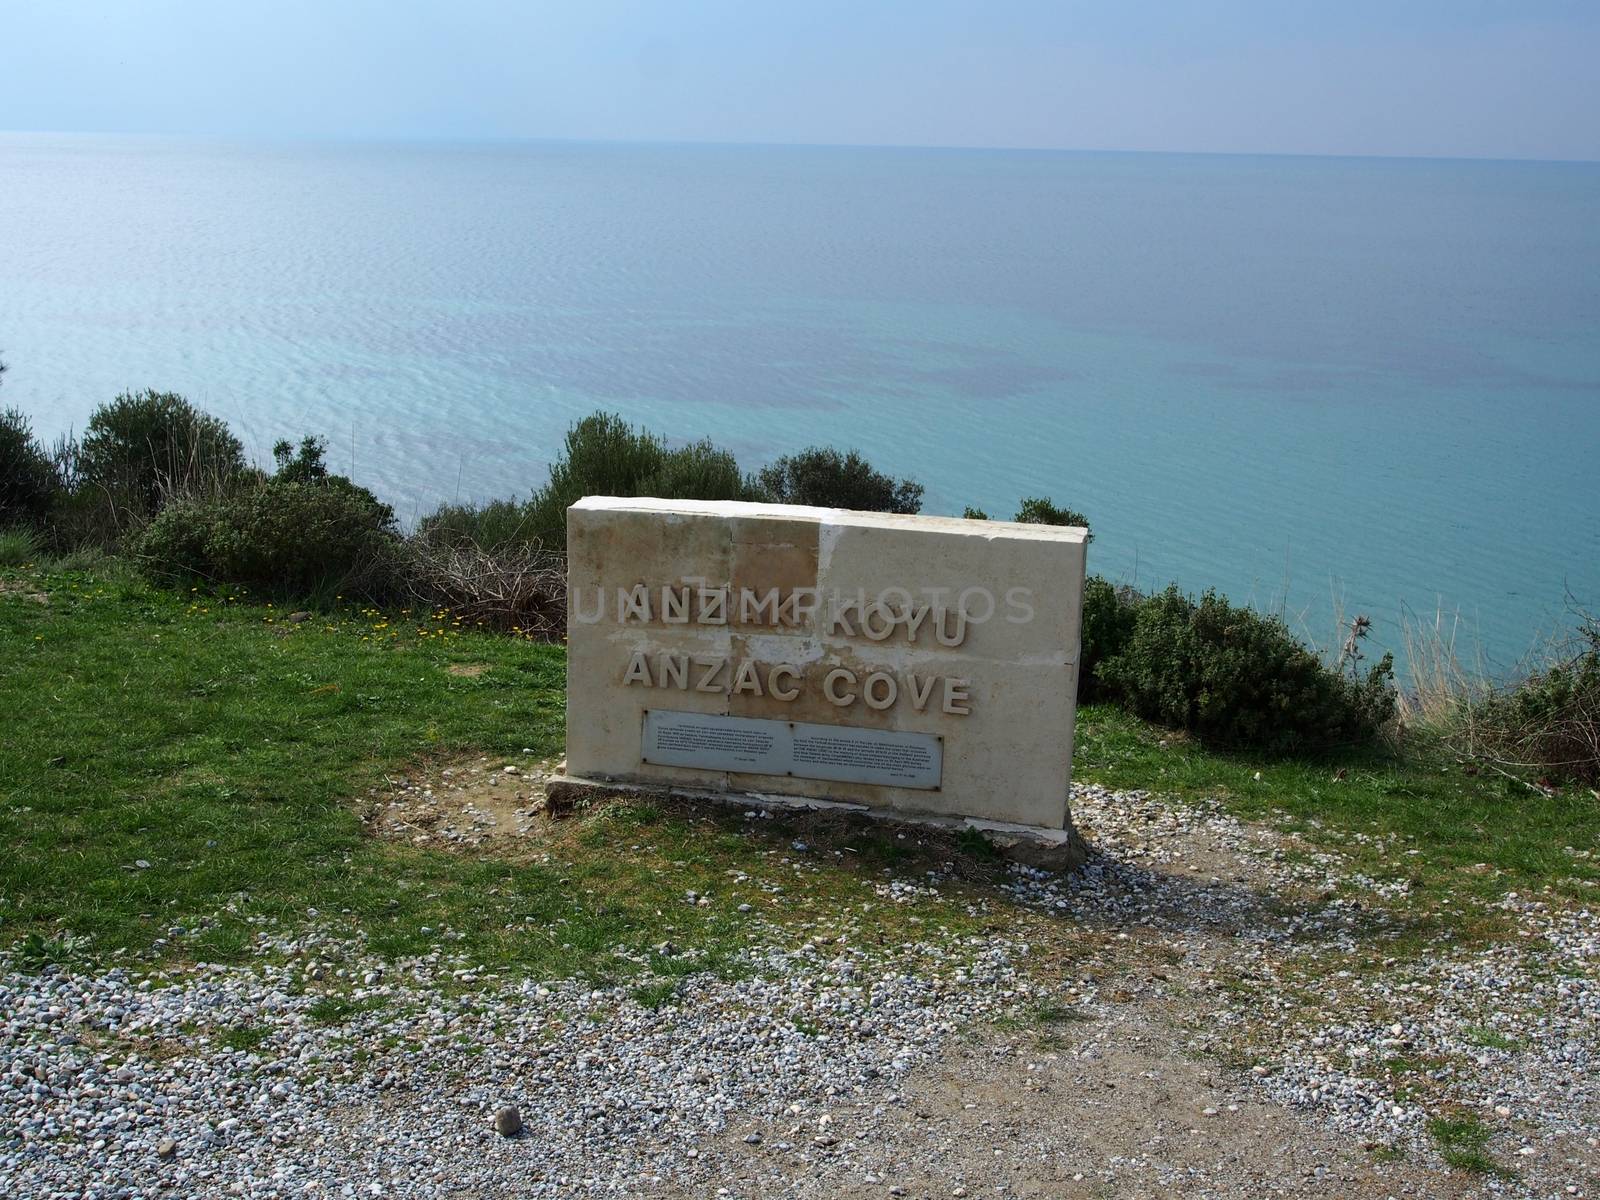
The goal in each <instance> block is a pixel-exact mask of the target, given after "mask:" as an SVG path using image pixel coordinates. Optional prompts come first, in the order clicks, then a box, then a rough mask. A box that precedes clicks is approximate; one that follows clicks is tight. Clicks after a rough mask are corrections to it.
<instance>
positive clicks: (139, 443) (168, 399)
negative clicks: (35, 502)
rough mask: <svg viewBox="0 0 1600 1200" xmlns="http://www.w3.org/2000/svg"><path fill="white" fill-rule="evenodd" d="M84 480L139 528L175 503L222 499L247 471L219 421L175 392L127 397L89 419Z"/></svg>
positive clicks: (81, 450)
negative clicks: (189, 499)
mask: <svg viewBox="0 0 1600 1200" xmlns="http://www.w3.org/2000/svg"><path fill="white" fill-rule="evenodd" d="M75 453H76V464H75V465H76V469H77V471H78V473H79V474H80V475H81V477H82V481H83V483H84V484H85V485H87V486H88V487H90V488H93V489H96V490H97V491H98V492H99V493H100V494H101V495H102V496H103V497H104V498H105V499H106V500H107V501H108V502H109V503H110V505H111V506H112V507H113V509H115V510H118V515H119V523H126V522H128V521H131V522H132V523H134V524H138V523H140V522H142V521H144V520H147V519H148V518H150V517H151V516H154V515H155V513H156V512H158V511H159V510H160V508H161V506H162V505H163V504H164V503H166V502H167V501H168V500H170V499H177V498H180V497H192V496H202V495H209V496H217V495H220V494H222V493H223V492H224V491H226V490H227V489H228V488H229V487H231V486H232V485H233V484H234V483H235V482H236V480H237V477H238V476H239V474H240V473H241V471H242V470H243V468H244V448H243V447H242V446H241V445H240V444H239V439H238V438H236V437H234V436H233V434H231V433H229V432H228V427H227V426H226V425H225V424H223V422H221V421H219V420H218V419H217V418H216V417H213V416H208V415H207V414H205V413H203V412H201V411H200V410H199V409H197V408H195V407H194V405H192V404H190V403H189V402H188V401H187V400H185V399H184V398H183V397H182V396H178V395H175V394H173V393H172V392H157V391H153V390H146V391H143V392H137V393H133V392H126V393H124V394H122V395H120V396H118V397H117V398H116V399H115V400H113V401H112V402H111V403H110V404H102V405H101V406H100V407H99V408H97V409H96V410H95V412H94V415H93V416H91V417H90V418H89V424H88V425H87V426H86V427H85V429H84V433H83V440H82V441H81V442H80V443H78V445H77V446H76V452H75Z"/></svg>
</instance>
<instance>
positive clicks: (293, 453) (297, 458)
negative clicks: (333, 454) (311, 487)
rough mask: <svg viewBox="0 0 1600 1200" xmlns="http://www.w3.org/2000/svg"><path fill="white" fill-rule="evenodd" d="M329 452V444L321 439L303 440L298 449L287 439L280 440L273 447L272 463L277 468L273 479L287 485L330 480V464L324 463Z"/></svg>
mask: <svg viewBox="0 0 1600 1200" xmlns="http://www.w3.org/2000/svg"><path fill="white" fill-rule="evenodd" d="M327 452H328V443H327V442H326V441H324V440H323V439H322V438H319V437H303V438H301V439H300V446H299V448H298V449H296V448H295V445H294V443H292V442H290V441H289V440H288V439H287V438H280V439H279V440H278V441H277V442H275V443H273V447H272V461H273V463H274V464H275V465H276V468H277V469H276V470H275V471H274V472H273V477H274V478H275V479H281V480H283V481H284V482H285V483H317V482H319V481H320V480H324V479H326V478H328V464H327V463H325V462H324V461H323V456H324V455H326V454H327Z"/></svg>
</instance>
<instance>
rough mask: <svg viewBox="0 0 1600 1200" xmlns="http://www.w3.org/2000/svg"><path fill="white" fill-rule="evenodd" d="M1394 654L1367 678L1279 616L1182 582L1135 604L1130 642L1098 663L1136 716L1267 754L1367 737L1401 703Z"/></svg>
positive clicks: (1389, 717) (1322, 747)
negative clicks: (1337, 663)
mask: <svg viewBox="0 0 1600 1200" xmlns="http://www.w3.org/2000/svg"><path fill="white" fill-rule="evenodd" d="M1392 667H1393V660H1392V657H1391V656H1390V655H1385V656H1384V658H1383V660H1382V661H1381V662H1380V663H1379V664H1378V665H1377V666H1375V667H1373V668H1372V669H1371V671H1369V672H1368V673H1367V675H1366V678H1365V679H1361V680H1357V679H1352V678H1348V677H1346V676H1344V675H1341V674H1339V673H1337V672H1335V671H1332V670H1330V669H1328V668H1327V667H1326V666H1324V665H1323V664H1322V662H1320V661H1319V660H1318V659H1317V657H1316V656H1315V655H1314V654H1312V653H1311V651H1310V650H1308V649H1307V648H1306V647H1305V646H1303V645H1301V644H1300V643H1299V642H1298V641H1296V640H1295V638H1294V636H1293V635H1292V634H1291V633H1290V632H1289V630H1288V627H1287V626H1286V625H1284V623H1283V622H1282V621H1281V620H1280V619H1278V618H1276V617H1268V616H1263V615H1261V614H1260V613H1257V612H1255V611H1253V610H1251V609H1248V608H1242V607H1235V606H1234V605H1232V604H1230V603H1229V602H1228V601H1227V600H1225V599H1223V598H1222V597H1220V596H1218V595H1216V593H1214V592H1207V593H1206V594H1205V595H1204V596H1203V597H1202V598H1201V600H1200V601H1199V603H1196V602H1195V601H1193V600H1191V599H1190V598H1189V597H1187V596H1185V595H1183V594H1182V593H1181V592H1180V591H1179V590H1178V589H1177V587H1176V586H1173V587H1170V588H1168V589H1167V590H1166V591H1165V592H1162V593H1160V594H1159V595H1155V596H1150V597H1147V598H1145V599H1144V600H1143V601H1142V602H1140V604H1139V605H1138V609H1137V613H1136V616H1135V618H1134V622H1133V631H1132V635H1131V637H1130V638H1129V639H1128V641H1127V644H1126V645H1125V646H1124V647H1123V648H1122V650H1121V651H1119V652H1118V653H1117V654H1116V655H1115V656H1114V657H1112V658H1110V659H1109V660H1106V661H1103V662H1101V663H1100V664H1099V667H1098V674H1099V676H1100V677H1101V678H1102V679H1104V680H1105V681H1106V682H1107V683H1109V684H1110V685H1111V686H1112V687H1114V688H1116V689H1118V691H1119V692H1120V694H1121V696H1122V698H1123V701H1124V703H1125V704H1126V705H1127V706H1128V707H1129V708H1131V709H1132V710H1133V711H1134V712H1135V713H1137V714H1138V715H1140V716H1142V717H1145V718H1147V719H1150V720H1154V721H1158V722H1161V723H1162V724H1166V725H1170V726H1174V727H1176V728H1181V729H1187V730H1190V731H1192V732H1193V733H1195V734H1196V735H1198V736H1199V737H1200V738H1202V739H1203V740H1205V741H1207V742H1210V743H1212V744H1214V745H1218V746H1223V747H1236V748H1247V747H1248V748H1253V749H1259V750H1265V751H1267V752H1269V753H1289V752H1293V751H1302V750H1321V749H1329V748H1332V747H1335V746H1339V745H1349V744H1354V743H1359V742H1365V741H1370V740H1371V739H1373V738H1374V737H1376V736H1377V734H1378V733H1379V731H1380V730H1381V729H1382V728H1383V727H1384V726H1385V725H1387V724H1388V722H1389V721H1390V720H1391V718H1392V717H1393V716H1394V712H1395V704H1396V698H1395V691H1394V683H1393V680H1394V674H1393V670H1392Z"/></svg>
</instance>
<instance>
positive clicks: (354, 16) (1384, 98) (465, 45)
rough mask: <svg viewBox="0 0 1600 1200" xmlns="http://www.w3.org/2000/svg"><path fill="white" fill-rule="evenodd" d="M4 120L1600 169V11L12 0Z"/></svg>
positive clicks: (3, 58) (852, 2) (891, 0)
mask: <svg viewBox="0 0 1600 1200" xmlns="http://www.w3.org/2000/svg"><path fill="white" fill-rule="evenodd" d="M0 37H3V39H4V43H5V45H4V49H3V51H0V128H4V129H13V130H139V131H152V132H193V133H224V134H267V135H291V136H302V135H311V136H362V135H379V136H392V137H452V138H455V137H467V138H482V137H488V138H504V137H535V138H605V139H627V140H649V141H656V140H672V141H754V142H822V143H873V144H910V145H946V146H1039V147H1064V148H1082V149H1119V150H1202V151H1244V152H1284V153H1310V154H1400V155H1412V154H1417V155H1461V156H1472V157H1479V156H1487V157H1515V158H1573V159H1597V158H1600V0H1571V2H1569V3H1561V2H1555V0H1507V2H1501V3H1489V2H1487V0H1321V2H1318V3H1309V2H1305V0H1235V2H1231V3H1230V2H1228V0H1213V2H1211V3H1202V2H1199V0H1170V2H1166V3H1162V2H1157V0H1143V2H1141V0H1120V2H1096V3H1077V2H1074V0H881V2H874V0H786V2H785V3H782V4H775V3H763V2H761V0H660V2H656V3H645V2H642V0H570V2H568V3H560V4H550V3H538V2H520V3H519V2H516V0H449V2H439V3H422V2H419V0H251V2H249V3H244V2H242V0H0Z"/></svg>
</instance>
